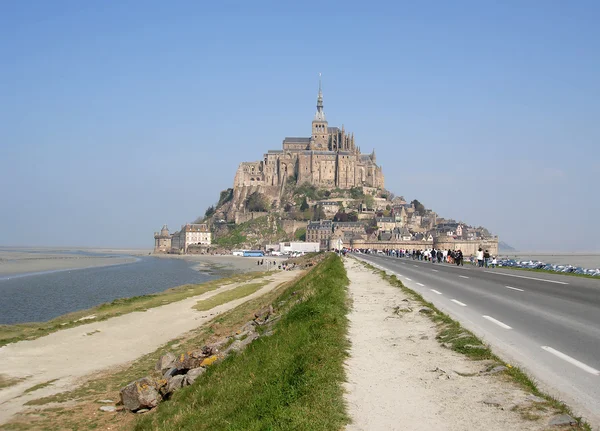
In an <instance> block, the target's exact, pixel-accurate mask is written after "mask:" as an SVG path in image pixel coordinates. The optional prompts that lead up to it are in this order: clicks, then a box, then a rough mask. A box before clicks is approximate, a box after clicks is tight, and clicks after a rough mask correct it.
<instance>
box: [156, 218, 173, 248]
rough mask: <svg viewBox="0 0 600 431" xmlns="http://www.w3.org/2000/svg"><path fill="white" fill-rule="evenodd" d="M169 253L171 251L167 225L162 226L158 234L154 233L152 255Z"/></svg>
mask: <svg viewBox="0 0 600 431" xmlns="http://www.w3.org/2000/svg"><path fill="white" fill-rule="evenodd" d="M169 251H171V235H170V234H169V228H168V227H167V225H164V226H163V227H162V229H161V230H160V232H154V253H168V252H169Z"/></svg>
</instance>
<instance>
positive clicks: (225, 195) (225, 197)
mask: <svg viewBox="0 0 600 431" xmlns="http://www.w3.org/2000/svg"><path fill="white" fill-rule="evenodd" d="M231 199H233V189H227V190H223V191H222V192H221V194H220V195H219V202H218V203H217V208H219V207H220V206H221V205H223V204H226V203H227V202H229V201H230V200H231Z"/></svg>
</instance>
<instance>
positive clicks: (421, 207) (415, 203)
mask: <svg viewBox="0 0 600 431" xmlns="http://www.w3.org/2000/svg"><path fill="white" fill-rule="evenodd" d="M411 204H412V205H413V206H414V207H415V211H416V212H417V213H418V214H419V215H421V216H422V215H425V205H423V204H422V203H421V202H419V201H418V200H417V199H414V200H413V201H412V202H411Z"/></svg>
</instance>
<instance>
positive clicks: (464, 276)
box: [459, 275, 469, 278]
mask: <svg viewBox="0 0 600 431" xmlns="http://www.w3.org/2000/svg"><path fill="white" fill-rule="evenodd" d="M459 277H462V278H469V277H467V276H466V275H459Z"/></svg>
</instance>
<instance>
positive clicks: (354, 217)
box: [348, 211, 358, 221]
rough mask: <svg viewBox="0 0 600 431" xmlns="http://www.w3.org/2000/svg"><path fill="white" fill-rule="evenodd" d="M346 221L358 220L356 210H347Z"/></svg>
mask: <svg viewBox="0 0 600 431" xmlns="http://www.w3.org/2000/svg"><path fill="white" fill-rule="evenodd" d="M348 221H358V213H357V212H356V211H351V212H349V213H348Z"/></svg>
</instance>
